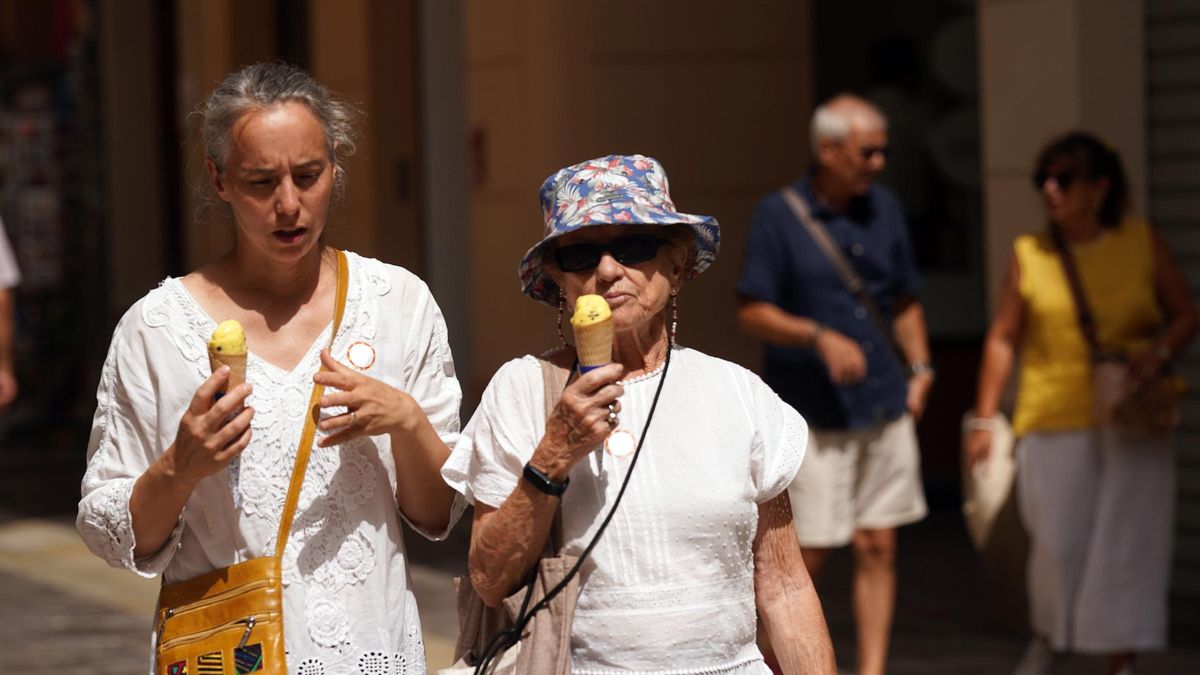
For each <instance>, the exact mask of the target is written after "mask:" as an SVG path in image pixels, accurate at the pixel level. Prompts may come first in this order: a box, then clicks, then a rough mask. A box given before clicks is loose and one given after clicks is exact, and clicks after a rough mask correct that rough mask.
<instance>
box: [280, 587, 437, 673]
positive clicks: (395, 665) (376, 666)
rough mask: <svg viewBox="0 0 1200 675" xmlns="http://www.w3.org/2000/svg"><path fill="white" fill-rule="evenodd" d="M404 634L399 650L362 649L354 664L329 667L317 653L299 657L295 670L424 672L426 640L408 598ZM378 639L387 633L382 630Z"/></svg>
mask: <svg viewBox="0 0 1200 675" xmlns="http://www.w3.org/2000/svg"><path fill="white" fill-rule="evenodd" d="M405 626H406V630H405V634H404V638H403V643H402V644H401V646H400V651H387V650H381V649H373V650H370V651H366V652H362V653H360V654H359V655H358V658H357V659H355V660H354V667H342V668H337V669H336V670H335V669H332V668H330V667H327V666H326V664H325V662H324V661H322V660H321V659H320V658H317V657H310V658H306V659H304V660H303V661H301V662H300V663H299V664H298V666H297V670H296V672H297V673H298V674H299V675H335V673H338V674H340V673H346V674H347V675H426V663H425V642H424V640H423V639H422V637H421V622H420V618H419V617H418V615H417V608H416V604H415V603H414V602H413V601H412V599H411V598H410V599H409V601H408V602H407V603H406V607H405ZM381 639H383V640H384V641H387V635H386V634H383V631H381Z"/></svg>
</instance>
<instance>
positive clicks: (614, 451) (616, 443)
mask: <svg viewBox="0 0 1200 675" xmlns="http://www.w3.org/2000/svg"><path fill="white" fill-rule="evenodd" d="M634 450H637V440H636V439H634V437H633V433H631V432H630V431H629V430H628V429H617V430H616V431H614V432H612V433H611V434H609V435H608V438H606V439H604V451H605V452H607V453H608V454H610V455H612V456H613V457H617V458H623V457H628V456H630V455H632V454H633V451H634Z"/></svg>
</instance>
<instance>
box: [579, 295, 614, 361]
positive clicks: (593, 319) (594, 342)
mask: <svg viewBox="0 0 1200 675" xmlns="http://www.w3.org/2000/svg"><path fill="white" fill-rule="evenodd" d="M571 328H572V329H573V330H574V331H575V355H576V356H577V357H578V358H579V372H581V373H586V372H587V371H589V370H591V369H593V368H599V367H600V366H603V365H605V364H607V363H612V341H613V325H612V310H611V309H609V307H608V302H606V301H605V300H604V298H602V297H600V296H599V295H582V296H580V297H579V299H578V300H576V301H575V313H574V315H573V316H571Z"/></svg>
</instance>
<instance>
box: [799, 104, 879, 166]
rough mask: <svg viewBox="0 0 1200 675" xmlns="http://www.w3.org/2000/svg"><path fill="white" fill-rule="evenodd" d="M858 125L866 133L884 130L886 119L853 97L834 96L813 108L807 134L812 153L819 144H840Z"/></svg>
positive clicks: (875, 108) (873, 108) (877, 110)
mask: <svg viewBox="0 0 1200 675" xmlns="http://www.w3.org/2000/svg"><path fill="white" fill-rule="evenodd" d="M855 124H858V125H860V126H862V127H865V128H867V129H884V130H886V129H887V118H886V117H884V115H883V112H882V111H880V110H879V108H877V107H875V106H874V105H873V104H871V103H869V102H867V101H866V100H864V99H861V98H859V97H857V96H854V95H853V94H838V95H837V96H834V97H833V98H831V99H829V100H828V101H826V102H824V103H822V104H821V105H819V106H817V109H816V110H814V111H813V116H812V125H811V127H810V130H809V134H810V141H811V142H812V153H813V154H814V155H816V153H817V150H818V149H820V147H821V142H822V141H827V140H828V141H844V140H846V137H847V136H849V135H850V129H852V128H853V127H854V125H855Z"/></svg>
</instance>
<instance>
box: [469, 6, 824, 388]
mask: <svg viewBox="0 0 1200 675" xmlns="http://www.w3.org/2000/svg"><path fill="white" fill-rule="evenodd" d="M808 16H809V11H808V3H807V2H795V3H771V4H770V5H767V4H766V3H763V4H761V5H760V4H752V5H745V4H743V5H735V4H732V3H728V2H718V1H715V0H703V1H695V0H693V1H686V0H671V1H660V2H610V3H574V2H571V3H564V2H559V1H557V0H467V2H466V10H465V24H466V38H465V40H466V63H465V72H466V98H467V124H468V138H469V139H471V141H470V143H471V147H472V149H473V155H472V159H471V165H472V167H473V170H474V171H475V173H474V176H473V180H474V183H473V188H472V192H471V228H470V232H471V242H470V250H471V252H472V255H471V260H470V261H469V262H470V264H471V268H472V272H473V274H474V279H473V281H472V292H471V300H472V319H471V324H472V326H473V327H474V331H473V343H472V346H471V352H472V356H473V357H474V363H473V373H474V375H473V377H472V381H471V382H464V383H463V384H464V387H466V388H468V389H469V390H473V391H474V392H478V391H479V390H480V389H481V388H482V387H483V385H484V384H485V383H486V382H487V380H488V379H489V378H490V376H491V374H492V373H493V372H495V370H496V368H497V367H498V366H499V365H500V364H501V363H503V362H504V361H506V360H508V359H510V358H513V357H516V356H519V355H521V354H524V353H528V352H537V351H540V350H542V349H545V348H548V347H551V346H553V345H555V344H556V343H557V338H556V335H555V327H554V314H553V312H552V311H551V310H550V309H548V308H544V307H542V306H540V305H537V304H535V303H534V302H532V301H530V300H528V299H526V298H525V297H524V296H522V295H521V294H520V291H519V285H518V282H517V276H516V269H517V264H518V262H519V261H520V259H521V256H522V255H523V254H524V252H525V250H526V249H527V248H528V247H529V246H531V245H532V244H533V243H535V242H536V241H537V240H538V239H539V238H540V232H541V218H540V212H539V210H538V202H537V189H538V186H539V185H540V184H541V182H542V180H543V179H544V178H545V177H546V176H547V175H549V174H550V173H551V172H553V171H555V170H556V169H558V168H560V167H562V166H565V165H567V164H571V163H575V162H578V161H582V160H585V159H589V158H592V157H596V156H599V155H603V154H608V153H613V152H616V153H634V152H639V153H643V154H648V155H652V156H655V157H657V158H658V159H659V160H661V161H662V162H663V165H664V166H665V167H666V169H667V173H668V175H669V176H670V179H671V188H672V196H673V197H674V199H675V202H676V204H677V206H679V208H680V209H682V210H684V211H690V212H693V213H704V214H711V215H714V216H716V217H717V218H718V219H719V220H720V222H721V226H722V235H723V243H722V250H721V255H720V258H719V260H718V261H717V263H716V264H715V265H714V266H713V267H712V268H710V270H709V271H708V272H707V273H705V275H704V276H703V277H702V278H700V279H699V280H697V281H696V282H694V283H693V284H691V285H690V286H689V287H687V288H686V289H685V290H684V292H683V294H682V295H681V296H680V329H679V330H680V341H681V342H682V343H684V344H686V345H689V346H694V347H696V348H699V349H701V350H703V351H706V352H709V353H712V354H715V355H718V356H722V357H726V358H732V359H735V360H737V361H740V362H742V363H746V364H747V365H751V366H754V365H756V364H757V362H758V347H757V345H756V344H755V343H754V342H753V341H751V340H748V339H746V338H743V337H741V336H739V335H738V333H737V330H736V326H735V324H734V321H733V312H734V294H733V289H734V284H735V282H736V278H737V275H738V272H739V269H740V266H741V255H742V246H743V240H744V238H745V232H746V228H747V221H748V220H749V217H750V213H751V211H752V209H753V207H754V204H755V202H756V201H757V200H758V199H759V198H760V197H761V196H763V195H764V194H765V193H766V192H768V191H770V190H772V189H774V188H776V187H778V186H779V185H782V184H783V183H784V182H786V181H788V180H790V179H792V178H794V177H795V176H796V175H798V174H799V173H800V171H801V169H802V167H803V164H804V158H805V156H806V152H807V139H806V132H805V128H806V123H805V120H806V119H807V117H808V114H809V111H810V110H811V106H812V102H811V90H812V85H811V80H812V78H811V75H810V70H809V55H810V53H811V46H810V43H811V38H810V34H809V21H808Z"/></svg>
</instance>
